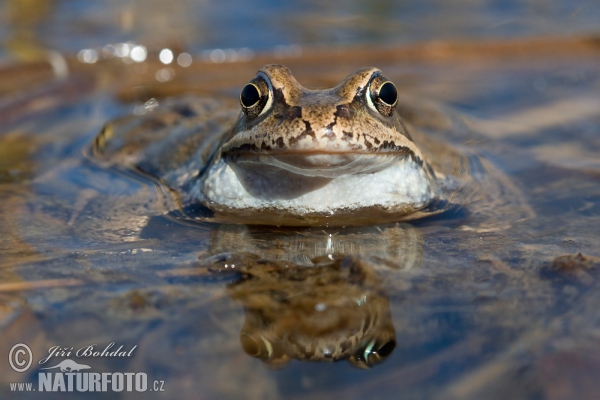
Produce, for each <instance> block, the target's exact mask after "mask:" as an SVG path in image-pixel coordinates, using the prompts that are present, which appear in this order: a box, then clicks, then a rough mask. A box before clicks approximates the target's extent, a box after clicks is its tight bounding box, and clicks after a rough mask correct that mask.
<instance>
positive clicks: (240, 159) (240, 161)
mask: <svg viewBox="0 0 600 400" xmlns="http://www.w3.org/2000/svg"><path fill="white" fill-rule="evenodd" d="M404 158H405V157H398V154H389V153H388V154H382V153H379V154H378V153H337V154H335V153H333V154H332V153H276V154H264V153H263V154H260V153H248V154H244V155H236V156H234V157H232V158H229V161H232V162H233V163H234V164H235V165H236V166H237V167H238V168H241V169H245V170H249V171H255V172H259V171H265V170H268V171H276V170H279V171H282V170H283V171H287V172H288V173H292V174H295V175H300V176H304V177H315V178H329V179H334V178H339V177H342V176H346V175H356V174H373V173H376V172H379V171H382V170H384V169H386V168H388V167H390V166H391V165H393V164H394V163H397V162H399V161H400V160H402V159H404Z"/></svg>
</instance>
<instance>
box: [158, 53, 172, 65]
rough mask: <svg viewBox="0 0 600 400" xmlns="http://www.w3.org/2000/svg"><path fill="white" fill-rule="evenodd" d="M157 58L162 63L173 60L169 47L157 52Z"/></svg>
mask: <svg viewBox="0 0 600 400" xmlns="http://www.w3.org/2000/svg"><path fill="white" fill-rule="evenodd" d="M158 59H159V60H160V62H162V63H163V64H171V62H172V61H173V52H172V51H171V49H162V50H161V51H160V53H159V54H158Z"/></svg>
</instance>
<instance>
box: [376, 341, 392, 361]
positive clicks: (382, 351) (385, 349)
mask: <svg viewBox="0 0 600 400" xmlns="http://www.w3.org/2000/svg"><path fill="white" fill-rule="evenodd" d="M395 347H396V342H395V341H393V340H390V341H389V342H387V343H386V344H384V345H383V346H381V347H380V348H379V350H377V354H379V356H380V357H383V358H385V357H387V356H389V355H390V354H391V353H392V351H394V348H395Z"/></svg>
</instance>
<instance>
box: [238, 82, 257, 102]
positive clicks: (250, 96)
mask: <svg viewBox="0 0 600 400" xmlns="http://www.w3.org/2000/svg"><path fill="white" fill-rule="evenodd" d="M259 101H260V92H259V90H258V87H257V86H256V85H255V84H254V83H248V84H247V85H246V86H244V88H243V89H242V93H240V103H242V107H244V108H250V107H252V106H254V105H256V103H258V102H259Z"/></svg>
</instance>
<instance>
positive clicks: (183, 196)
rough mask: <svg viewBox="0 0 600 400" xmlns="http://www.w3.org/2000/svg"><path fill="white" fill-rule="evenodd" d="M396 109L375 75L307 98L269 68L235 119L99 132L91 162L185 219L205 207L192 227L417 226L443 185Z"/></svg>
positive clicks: (199, 110)
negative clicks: (139, 176) (159, 193)
mask: <svg viewBox="0 0 600 400" xmlns="http://www.w3.org/2000/svg"><path fill="white" fill-rule="evenodd" d="M397 103H398V92H397V89H396V86H395V85H394V84H393V83H392V82H391V81H390V80H389V79H387V78H386V77H385V76H384V75H382V73H381V72H380V71H379V70H378V69H376V68H363V69H360V70H358V71H355V72H354V73H352V74H350V75H349V76H348V77H347V78H346V79H345V80H344V81H343V82H342V83H341V84H339V85H338V86H336V87H334V88H332V89H326V90H309V89H306V88H304V87H302V86H301V85H300V84H299V83H298V82H297V81H296V80H295V79H294V77H293V76H292V74H291V72H290V71H289V69H287V68H286V67H284V66H281V65H267V66H264V67H263V68H261V69H260V71H259V72H258V74H257V75H256V77H255V78H253V79H252V80H251V81H250V82H249V83H248V84H246V85H245V86H244V88H243V89H242V91H241V94H240V104H241V108H242V112H241V113H239V111H238V112H237V117H236V115H235V114H236V112H235V111H234V110H232V108H231V107H230V105H229V104H227V103H226V102H225V101H223V102H221V101H217V100H211V99H203V100H196V101H195V102H185V101H183V102H179V103H177V104H173V105H171V106H170V107H169V108H168V109H167V110H166V111H165V110H160V111H158V112H156V111H155V112H154V113H150V114H149V115H148V116H146V117H145V118H141V120H140V119H139V117H138V119H137V120H131V119H127V118H125V119H122V120H119V121H116V122H114V123H111V124H108V125H107V126H106V127H105V129H104V131H103V132H102V133H101V134H100V135H99V136H98V137H97V139H96V142H95V146H94V151H93V153H94V155H95V157H96V158H97V159H99V160H102V161H107V162H109V163H115V164H119V165H126V166H130V167H135V168H136V169H138V170H139V171H141V172H143V173H145V174H149V175H151V176H153V177H155V178H158V179H160V180H161V181H162V182H163V183H165V184H166V185H167V186H168V187H170V188H172V189H174V191H175V192H176V193H177V195H178V196H179V202H180V205H181V208H182V209H184V210H186V207H187V209H188V210H189V209H190V207H192V208H194V207H196V206H197V205H202V207H201V208H202V210H204V211H203V212H200V214H198V213H197V214H196V215H195V217H197V218H201V219H202V218H205V217H206V216H208V217H211V218H214V219H215V220H216V221H222V222H223V221H227V222H237V223H254V224H271V225H320V224H325V223H327V224H330V225H353V224H364V223H376V222H382V221H390V220H406V219H414V218H418V217H420V216H423V215H427V214H430V213H432V212H438V211H440V209H435V207H430V205H431V204H432V203H436V204H439V202H437V201H434V200H440V199H441V198H442V197H443V196H442V195H441V193H442V191H441V190H440V187H441V186H442V185H443V180H444V177H443V175H442V174H440V173H439V172H436V171H435V170H434V168H432V167H431V165H430V163H428V161H427V160H426V159H425V157H424V155H423V154H422V153H421V151H420V150H419V148H418V147H417V145H416V144H415V142H414V141H413V139H412V137H411V135H410V134H409V133H408V131H407V129H406V127H405V126H404V124H403V122H402V120H401V117H400V116H399V113H398V111H397V110H396V105H397ZM157 113H158V114H160V116H161V119H160V121H159V120H157V118H156V116H157ZM236 118H237V120H236ZM157 121H159V122H157ZM227 121H230V122H229V123H227ZM232 126H233V127H232ZM215 127H216V129H215ZM196 208H197V207H196ZM206 209H208V210H210V212H208V211H207V210H206ZM211 212H212V213H214V214H212V215H211Z"/></svg>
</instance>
